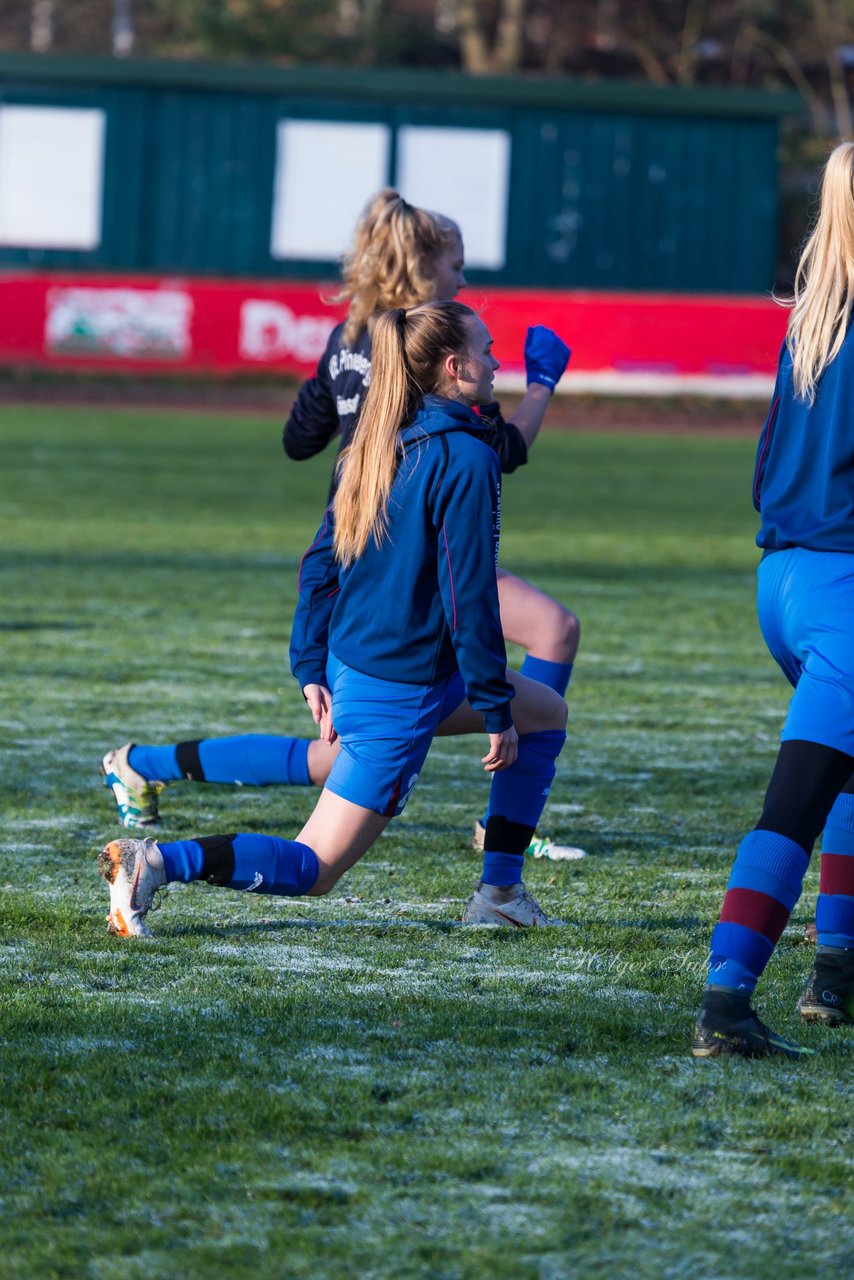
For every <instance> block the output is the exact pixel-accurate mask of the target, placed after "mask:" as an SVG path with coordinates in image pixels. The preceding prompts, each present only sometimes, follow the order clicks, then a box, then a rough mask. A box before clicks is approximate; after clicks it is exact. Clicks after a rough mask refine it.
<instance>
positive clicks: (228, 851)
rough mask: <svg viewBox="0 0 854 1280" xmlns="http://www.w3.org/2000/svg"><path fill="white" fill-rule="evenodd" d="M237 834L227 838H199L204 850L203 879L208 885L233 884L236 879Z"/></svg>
mask: <svg viewBox="0 0 854 1280" xmlns="http://www.w3.org/2000/svg"><path fill="white" fill-rule="evenodd" d="M236 839H237V833H236V832H232V833H231V835H227V836H198V837H197V838H196V844H197V845H200V846H201V850H202V859H203V861H202V877H201V878H202V879H203V880H207V882H208V884H219V885H225V884H231V882H232V880H233V879H234V844H233V841H235V840H236Z"/></svg>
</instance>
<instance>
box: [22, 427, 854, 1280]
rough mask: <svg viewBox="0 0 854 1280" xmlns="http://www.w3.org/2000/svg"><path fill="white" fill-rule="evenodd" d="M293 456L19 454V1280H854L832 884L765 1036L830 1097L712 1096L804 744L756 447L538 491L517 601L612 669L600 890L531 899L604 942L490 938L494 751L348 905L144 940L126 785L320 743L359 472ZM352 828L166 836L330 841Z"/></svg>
mask: <svg viewBox="0 0 854 1280" xmlns="http://www.w3.org/2000/svg"><path fill="white" fill-rule="evenodd" d="M278 434H279V432H278V426H277V424H276V423H275V422H274V421H272V420H270V419H259V418H252V419H244V418H238V417H234V416H232V417H228V416H217V415H214V414H210V415H204V416H203V415H194V414H190V413H187V414H183V415H169V414H164V413H160V414H158V413H146V412H143V411H133V410H130V409H129V410H127V411H108V410H91V409H82V408H81V409H73V410H72V409H65V410H63V409H60V408H51V409H49V410H47V409H39V408H35V407H29V408H26V409H21V410H15V409H11V408H5V409H4V411H3V419H2V426H0V440H2V446H3V457H4V468H3V475H2V480H0V545H2V548H3V551H2V556H0V583H2V598H3V600H4V610H3V616H2V618H0V631H2V633H3V636H2V639H3V649H4V678H3V681H2V685H0V738H2V744H3V752H2V756H3V763H2V788H3V808H2V825H1V826H0V887H2V898H0V910H1V911H2V932H0V962H1V963H0V993H2V994H0V1001H2V1003H0V1012H1V1013H2V1018H0V1031H1V1032H2V1069H3V1079H4V1106H3V1119H2V1128H0V1143H2V1146H0V1165H2V1173H0V1179H2V1181H0V1206H2V1218H0V1276H2V1277H4V1280H5V1277H10V1278H12V1277H14V1278H15V1280H19V1278H21V1277H30V1276H39V1277H40V1278H48V1277H75V1278H76V1277H87V1278H88V1277H91V1278H92V1280H102V1278H105V1277H114V1276H122V1277H131V1278H132V1277H137V1276H139V1277H142V1276H145V1277H150V1278H157V1280H159V1278H161V1277H162V1278H163V1280H167V1278H168V1280H171V1278H172V1277H176V1276H179V1275H180V1276H182V1277H190V1278H191V1280H195V1278H196V1277H198V1278H200V1280H201V1278H204V1280H211V1278H218V1277H248V1276H252V1277H253V1278H257V1280H268V1278H269V1280H280V1278H281V1277H295V1278H302V1277H306V1278H309V1277H323V1276H333V1275H334V1276H341V1275H344V1276H350V1275H359V1276H367V1277H374V1276H376V1277H385V1276H394V1277H396V1278H398V1280H407V1278H408V1277H436V1278H437V1280H439V1278H442V1280H457V1278H460V1280H468V1278H469V1277H480V1276H490V1277H505V1276H506V1277H511V1276H512V1277H514V1278H518V1280H528V1278H531V1280H534V1278H536V1280H552V1278H563V1277H575V1276H582V1275H587V1274H592V1273H594V1272H599V1273H601V1274H604V1275H608V1276H612V1277H623V1276H632V1277H637V1278H638V1280H645V1278H647V1277H648V1278H649V1280H661V1278H664V1277H673V1278H677V1277H678V1278H680V1280H710V1278H712V1277H714V1278H716V1280H725V1278H730V1277H731V1278H733V1280H737V1278H741V1277H745V1278H746V1277H751V1278H752V1277H758V1278H760V1280H761V1278H764V1277H775V1280H777V1278H779V1277H784V1276H790V1275H791V1276H795V1275H800V1274H802V1272H803V1270H804V1267H805V1265H806V1266H808V1267H809V1269H810V1270H811V1271H813V1272H814V1273H816V1274H819V1275H833V1274H837V1275H843V1274H850V1273H851V1271H852V1269H854V1229H852V1219H851V1212H850V1205H851V1180H852V1169H853V1168H854V1159H853V1158H852V1146H851V1143H852V1106H851V1103H852V1096H851V1087H850V1074H851V1065H852V1052H851V1050H852V1039H851V1036H850V1034H849V1033H847V1032H846V1031H845V1030H842V1031H837V1032H835V1033H832V1032H828V1031H826V1030H822V1029H816V1028H806V1027H803V1026H801V1025H798V1024H799V1020H798V1019H797V1017H796V1016H795V1015H794V1013H793V1006H794V1001H795V999H796V997H797V994H798V991H799V989H800V985H801V983H802V980H803V977H804V975H805V973H806V972H807V970H808V968H809V964H810V953H809V950H808V949H807V948H806V947H804V946H803V945H802V943H801V941H800V938H801V935H802V931H803V926H804V924H805V922H806V921H807V919H808V918H809V917H810V913H811V910H812V903H813V902H814V896H815V891H816V885H817V876H816V871H815V868H813V869H812V870H811V871H810V873H809V876H808V882H807V890H806V893H805V896H804V899H803V900H802V904H801V905H800V906H799V907H798V908H796V911H795V915H794V917H793V920H792V923H791V925H790V927H789V929H788V930H787V932H786V934H785V935H784V938H783V941H782V943H781V945H780V947H779V949H778V952H777V954H776V955H775V958H774V960H773V961H772V966H771V970H770V973H769V975H768V979H767V981H766V982H764V983H763V992H762V996H761V999H760V1006H761V1008H762V1009H763V1011H764V1012H765V1014H766V1016H767V1017H768V1020H769V1022H770V1023H771V1024H772V1025H773V1026H774V1027H775V1029H778V1030H780V1031H782V1032H784V1033H787V1032H788V1033H789V1034H792V1035H794V1036H795V1037H797V1038H799V1039H801V1040H802V1041H804V1042H806V1043H809V1044H811V1045H812V1046H814V1047H815V1049H816V1055H815V1057H814V1058H812V1059H809V1060H807V1061H802V1062H800V1063H797V1064H793V1063H789V1062H786V1061H780V1060H772V1061H766V1062H758V1063H750V1062H741V1061H732V1062H720V1063H703V1062H695V1061H694V1060H692V1059H691V1058H690V1057H689V1056H688V1054H687V1042H688V1038H689V1035H690V1028H691V1020H692V1017H693V1014H694V1011H695V1008H696V1004H697V998H698V993H699V990H700V987H701V984H702V973H703V959H704V955H705V952H706V948H707V945H708V938H709V932H710V929H711V925H712V923H713V921H714V918H715V916H716V913H717V909H718V906H719V902H720V898H721V894H722V891H723V887H724V883H725V880H726V876H727V874H728V869H729V864H730V861H731V858H732V853H733V850H734V847H735V845H736V843H737V841H738V839H739V838H740V835H741V833H742V832H743V831H744V830H745V829H746V828H747V827H749V826H750V825H751V824H752V822H753V821H754V820H755V816H756V813H757V806H758V802H759V799H760V796H761V792H762V788H763V785H764V782H765V781H766V779H767V775H768V773H769V769H770V765H771V762H772V760H773V756H774V752H775V746H776V739H777V732H778V728H779V723H780V721H781V718H782V715H783V712H784V708H785V702H786V688H785V685H784V683H783V680H782V678H781V677H780V676H779V675H778V674H777V673H776V671H775V669H774V668H773V666H772V664H771V661H770V659H769V658H768V657H767V655H766V654H765V653H764V650H763V648H762V644H761V641H760V639H759V636H758V634H757V629H756V624H755V620H754V613H753V602H752V593H753V568H754V565H755V561H756V552H755V551H754V549H753V547H752V534H753V529H754V524H755V522H754V518H753V514H752V511H751V507H750V502H749V486H750V474H751V460H752V444H751V442H750V441H748V440H738V439H717V440H716V439H710V438H703V439H686V438H678V437H673V436H669V437H667V438H664V437H656V436H654V435H644V436H640V437H636V438H635V437H632V436H630V435H623V436H620V435H612V434H608V435H604V436H601V437H596V436H595V435H594V434H588V435H583V434H579V435H572V436H548V437H546V438H544V439H542V440H541V441H540V442H539V444H538V445H537V449H536V451H535V454H534V457H533V461H532V465H531V466H530V467H528V468H527V469H526V470H525V471H523V472H521V473H519V474H518V475H517V476H514V477H511V478H509V479H508V481H507V483H506V486H505V503H504V506H505V515H504V526H505V532H504V536H503V545H502V562H503V563H504V565H505V566H506V567H508V568H511V569H513V570H515V571H516V572H519V573H521V574H522V575H524V576H526V577H528V578H530V579H531V580H533V581H534V582H535V583H536V584H537V585H539V586H541V587H542V588H544V589H545V590H548V591H550V592H552V593H553V594H554V595H556V596H557V597H558V598H560V599H562V600H564V601H566V602H567V603H569V604H570V605H571V606H572V607H573V608H574V609H575V610H576V611H577V612H578V613H579V615H580V616H581V618H582V621H583V627H584V635H583V641H582V652H581V657H580V660H579V663H578V666H577V671H576V674H575V677H574V679H573V686H572V691H571V701H570V713H571V714H570V741H569V744H568V747H567V750H566V752H565V754H564V757H563V760H562V764H561V768H560V774H559V780H558V782H557V783H556V785H555V787H554V790H553V793H552V800H551V802H550V805H549V808H548V810H547V813H546V817H545V819H544V822H543V824H542V825H543V829H544V830H546V829H547V830H548V832H549V833H551V834H555V835H557V836H558V837H562V838H564V839H565V840H568V841H572V842H573V843H575V842H577V843H580V844H582V845H584V846H585V847H586V848H587V849H588V850H589V857H588V858H587V859H586V860H584V861H583V862H579V863H568V864H554V863H548V862H544V861H539V862H533V863H532V865H531V866H530V870H529V872H528V876H527V879H528V883H529V885H530V887H531V888H532V889H533V890H534V892H535V893H537V895H538V896H539V897H540V898H541V899H542V901H543V902H544V904H545V905H546V906H547V908H548V909H550V910H552V911H553V912H555V913H556V914H559V915H561V916H563V917H564V918H565V919H566V920H567V922H568V928H567V929H566V930H564V931H562V932H552V931H543V932H542V933H540V934H536V933H535V934H532V935H530V934H526V935H524V936H519V935H517V934H515V933H506V932H504V931H489V930H464V929H462V928H461V927H460V926H459V925H458V924H456V923H455V921H456V920H457V919H458V917H459V912H460V909H461V905H462V901H463V899H464V897H465V895H466V894H467V893H468V891H469V889H470V887H471V884H472V882H473V880H474V879H475V877H476V874H477V870H478V862H477V859H476V858H475V857H474V855H472V854H471V853H470V851H469V850H468V847H467V840H468V836H469V834H470V830H471V825H472V820H473V818H474V817H475V816H476V815H477V813H478V812H479V810H480V807H481V805H482V802H483V796H484V787H485V779H484V775H483V774H482V773H480V772H479V766H478V764H477V760H478V757H479V756H480V755H481V754H482V749H481V748H482V744H481V742H480V740H479V739H459V740H457V741H454V742H444V743H439V744H437V746H436V747H435V749H434V752H433V753H432V754H431V758H430V761H429V762H428V766H427V768H426V769H425V773H424V777H423V781H422V784H421V785H420V787H419V788H418V790H417V791H416V794H415V796H414V798H413V800H412V801H411V804H410V806H409V808H408V810H407V812H406V814H405V816H404V817H403V818H402V819H401V820H400V821H399V822H398V823H397V824H395V825H393V827H392V829H391V831H390V833H389V834H387V835H386V836H385V837H383V839H382V840H381V841H380V842H379V844H378V846H377V847H376V848H375V849H374V850H373V851H372V852H371V853H370V854H369V855H368V856H367V857H366V858H365V859H364V861H363V862H362V864H361V865H360V866H358V867H357V868H356V869H355V870H354V871H353V872H352V873H350V875H349V876H348V877H347V878H346V879H345V880H344V881H343V882H342V884H341V885H340V886H339V891H337V892H336V893H335V894H334V895H333V896H332V897H330V898H327V899H322V900H318V901H313V900H312V901H305V900H303V901H293V902H290V901H287V900H278V899H269V898H268V899H264V898H261V897H255V896H250V895H247V894H242V895H238V894H229V893H228V892H225V891H214V890H211V889H209V888H208V887H206V886H202V885H190V886H186V887H180V888H176V889H174V890H172V891H171V892H170V893H169V895H168V898H167V902H166V904H165V906H164V908H163V910H162V911H161V912H159V913H158V914H155V915H154V916H153V917H152V918H151V923H152V925H153V928H154V930H155V932H156V934H157V940H156V942H155V943H153V944H146V943H136V942H132V943H122V942H119V941H118V940H115V939H111V938H109V937H107V935H106V933H105V930H104V919H103V917H104V913H105V909H106V902H107V897H106V893H105V890H104V887H103V884H102V882H101V881H100V880H99V879H98V877H97V875H96V872H95V857H94V854H95V851H96V849H97V847H98V845H99V844H100V843H103V841H104V839H105V838H107V837H109V836H111V835H113V834H115V833H116V830H117V828H115V827H114V826H113V825H112V821H111V810H110V806H109V803H108V797H107V795H106V793H105V792H103V791H102V790H100V789H99V787H98V785H97V782H98V779H97V777H96V766H97V762H98V759H99V757H100V756H101V755H102V754H103V752H104V750H105V749H106V748H107V747H109V746H112V745H115V744H117V743H121V742H124V741H126V740H128V739H135V740H137V741H152V742H165V741H174V740H176V739H180V738H187V737H193V736H198V735H201V734H211V735H212V734H222V733H232V732H248V731H259V732H287V733H296V734H307V733H308V732H309V728H310V726H309V725H308V723H307V717H306V713H305V710H304V708H303V705H302V701H301V698H300V695H299V692H298V690H297V688H296V685H295V684H294V682H293V681H292V680H291V679H290V677H289V675H288V674H287V666H286V656H285V655H286V646H287V638H288V627H289V622H290V618H291V616H292V610H293V604H294V585H295V584H294V578H295V569H296V565H297V561H298V557H299V554H300V552H301V550H302V548H303V547H304V546H305V545H306V544H307V542H308V541H309V539H310V537H311V534H312V533H313V531H314V528H315V526H316V524H317V521H318V515H319V511H320V508H321V506H322V502H323V496H324V494H325V489H326V484H327V481H328V472H329V465H330V459H329V458H328V457H325V458H322V459H319V460H316V461H315V462H314V463H311V464H303V465H300V466H295V465H285V464H284V462H283V460H282V457H281V453H280V446H279V440H278ZM515 657H516V658H518V657H519V655H518V654H517V655H515ZM311 804H312V794H311V793H310V792H309V791H308V790H304V789H298V788H294V789H290V790H289V789H276V788H268V789H260V790H250V789H243V790H230V789H227V788H220V787H198V786H197V787H193V786H191V785H190V784H182V785H179V786H176V787H174V788H170V790H169V791H168V792H167V793H166V795H165V796H164V800H163V811H164V814H165V817H166V819H167V825H166V831H167V833H169V834H173V833H174V834H176V835H180V834H187V833H191V832H204V831H207V832H212V831H221V830H235V829H243V830H253V829H254V830H269V831H271V832H273V833H281V834H288V833H291V834H292V833H294V832H295V830H296V829H298V827H299V826H300V825H301V822H302V820H303V818H304V816H305V815H306V813H307V812H308V810H309V808H310V806H311Z"/></svg>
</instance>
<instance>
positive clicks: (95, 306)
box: [44, 287, 193, 360]
mask: <svg viewBox="0 0 854 1280" xmlns="http://www.w3.org/2000/svg"><path fill="white" fill-rule="evenodd" d="M192 316H193V299H192V298H191V297H190V295H189V294H188V293H185V292H183V291H181V290H177V289H149V290H142V289H93V288H79V287H75V288H71V289H64V288H53V289H49V290H48V292H47V299H46V310H45V330H44V343H45V349H46V351H48V352H55V353H56V354H58V355H82V356H86V355H91V356H104V357H108V358H109V357H113V356H115V357H118V358H119V359H126V360H185V359H186V358H187V357H188V355H189V354H190V352H191V349H192V342H191V338H190V324H191V320H192Z"/></svg>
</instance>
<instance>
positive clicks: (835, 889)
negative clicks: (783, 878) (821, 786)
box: [815, 791, 854, 951]
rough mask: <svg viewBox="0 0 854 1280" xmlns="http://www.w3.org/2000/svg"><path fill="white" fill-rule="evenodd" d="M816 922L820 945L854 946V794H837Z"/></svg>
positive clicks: (828, 831)
mask: <svg viewBox="0 0 854 1280" xmlns="http://www.w3.org/2000/svg"><path fill="white" fill-rule="evenodd" d="M815 924H816V931H817V933H818V939H817V941H818V945H819V946H820V947H837V948H841V949H843V950H845V951H850V950H852V948H854V795H851V794H850V792H844V791H843V793H842V795H840V796H837V798H836V801H835V803H834V805H833V808H832V809H831V811H830V813H829V814H828V818H827V822H826V823H825V827H824V837H823V839H822V842H821V873H820V879H819V892H818V902H817V903H816V908H815Z"/></svg>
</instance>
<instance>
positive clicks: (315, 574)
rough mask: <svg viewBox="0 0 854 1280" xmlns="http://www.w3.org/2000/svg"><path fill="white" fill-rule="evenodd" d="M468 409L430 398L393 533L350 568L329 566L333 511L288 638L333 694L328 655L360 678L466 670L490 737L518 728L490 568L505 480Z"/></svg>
mask: <svg viewBox="0 0 854 1280" xmlns="http://www.w3.org/2000/svg"><path fill="white" fill-rule="evenodd" d="M480 430H481V424H480V421H479V419H478V416H477V414H475V413H474V412H473V411H472V410H471V409H468V408H466V407H465V405H461V404H458V403H456V402H455V401H453V400H446V399H444V398H443V397H440V396H427V397H426V399H425V401H424V405H423V407H422V409H421V411H420V412H419V413H418V414H417V416H416V417H415V419H414V421H413V422H412V424H411V425H410V426H408V427H406V428H404V430H403V431H401V433H400V434H401V444H402V456H401V459H400V463H399V466H398V470H397V475H396V476H395V479H394V481H393V483H392V488H391V493H390V495H389V504H388V534H387V537H386V538H385V539H384V541H383V542H382V544H381V545H379V546H378V545H377V544H376V543H375V542H374V541H373V539H372V540H371V541H370V542H369V543H368V546H367V547H366V549H365V551H364V553H363V554H362V555H361V556H360V557H359V559H358V560H356V561H354V562H353V563H352V564H351V565H349V566H348V567H347V568H346V569H342V568H341V566H340V565H339V564H337V563H336V561H335V560H334V558H333V554H332V537H333V511H332V507H331V506H330V507H329V508H328V509H327V512H326V515H325V517H324V521H323V524H322V525H321V527H320V529H319V531H318V533H317V537H316V538H315V540H314V542H313V543H312V545H311V546H310V547H309V549H308V551H307V552H306V553H305V556H304V557H303V561H302V565H301V568H300V578H299V603H298V604H297V609H296V615H295V617H294V626H293V632H292V635H291V669H292V671H293V673H294V675H295V677H296V679H297V680H298V682H299V685H300V687H301V688H304V687H305V686H306V685H307V684H326V660H327V655H328V653H329V651H330V650H331V652H332V653H334V655H335V657H336V658H338V659H339V661H341V662H343V663H345V664H346V665H347V666H348V667H352V668H353V669H354V670H356V671H360V672H362V673H363V674H365V675H370V676H377V677H379V678H380V679H383V680H390V681H392V682H394V681H398V682H401V683H405V684H425V685H426V684H434V683H436V682H437V681H439V680H442V679H444V678H445V677H447V676H450V675H453V674H454V672H456V671H457V670H459V672H460V673H461V675H462V677H463V681H464V683H465V687H466V694H467V697H468V699H469V701H470V703H471V705H472V706H473V707H474V708H475V709H476V710H478V711H482V712H483V715H484V723H485V726H486V729H487V732H489V733H500V732H501V731H502V730H504V729H507V728H509V727H510V725H511V724H512V722H513V720H512V716H511V713H510V699H511V698H512V697H513V694H514V690H513V686H512V685H511V684H510V683H509V682H508V680H507V678H506V675H505V668H506V665H507V656H506V652H505V649H504V637H503V636H502V633H501V621H500V618H499V613H498V588H497V586H496V577H495V566H496V563H497V558H498V539H499V533H500V524H501V476H500V470H499V465H498V459H497V457H496V455H495V453H494V451H493V450H492V449H491V448H490V447H489V445H487V444H485V443H484V441H483V439H481V438H479V434H476V433H479V432H480Z"/></svg>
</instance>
